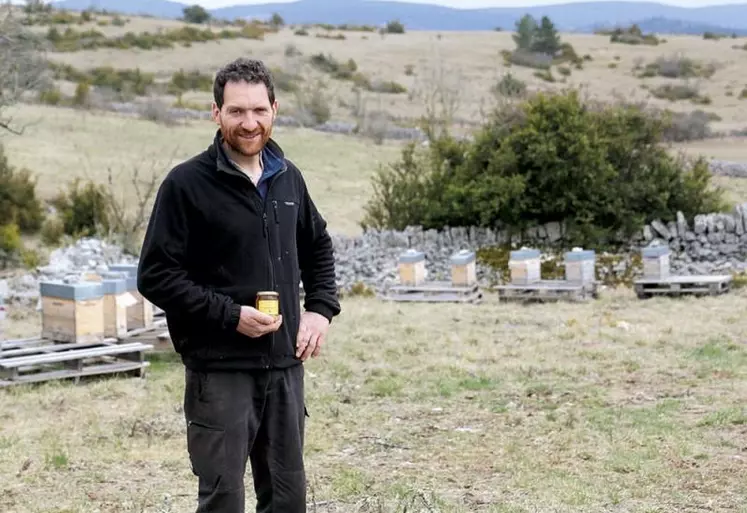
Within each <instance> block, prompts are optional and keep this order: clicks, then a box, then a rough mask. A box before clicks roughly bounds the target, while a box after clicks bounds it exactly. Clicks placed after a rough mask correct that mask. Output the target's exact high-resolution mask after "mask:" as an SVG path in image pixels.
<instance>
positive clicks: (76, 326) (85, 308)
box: [39, 281, 104, 343]
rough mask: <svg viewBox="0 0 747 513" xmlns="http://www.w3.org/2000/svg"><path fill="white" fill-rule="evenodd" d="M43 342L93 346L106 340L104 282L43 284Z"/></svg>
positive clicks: (40, 291)
mask: <svg viewBox="0 0 747 513" xmlns="http://www.w3.org/2000/svg"><path fill="white" fill-rule="evenodd" d="M39 293H40V296H41V310H42V333H41V336H42V338H46V339H49V340H54V341H56V342H74V343H90V342H101V341H102V340H103V339H104V290H103V285H102V284H101V282H88V281H81V282H78V283H63V282H41V283H40V284H39Z"/></svg>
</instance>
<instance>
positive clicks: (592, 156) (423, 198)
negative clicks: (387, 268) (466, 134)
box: [362, 91, 723, 248]
mask: <svg viewBox="0 0 747 513" xmlns="http://www.w3.org/2000/svg"><path fill="white" fill-rule="evenodd" d="M666 129H667V124H666V120H665V118H664V117H661V116H660V117H656V116H653V115H651V114H650V113H648V112H645V111H643V110H642V109H641V108H639V107H637V106H628V105H601V104H599V105H597V104H585V103H583V102H582V101H581V99H580V98H579V95H578V93H577V92H575V91H570V92H564V93H558V94H537V95H535V96H533V97H531V98H529V99H527V100H526V101H524V102H522V103H520V104H518V105H513V106H512V105H509V106H504V107H502V108H499V109H496V110H495V111H494V112H493V113H492V116H491V117H490V120H489V121H488V122H487V123H486V124H485V125H484V126H482V127H481V128H480V129H479V130H478V131H477V133H476V134H475V138H474V140H473V141H471V142H468V141H463V140H456V139H454V138H452V137H451V136H449V135H445V136H442V137H441V138H440V139H436V140H432V141H430V144H429V145H428V146H427V147H424V146H421V145H415V144H411V145H409V146H407V148H406V149H405V150H404V152H403V154H402V159H401V160H400V161H398V162H395V163H394V164H392V165H391V166H390V167H389V168H382V169H380V170H379V171H378V172H377V173H376V174H375V175H374V178H373V190H374V195H373V197H372V198H371V200H370V201H369V203H368V204H367V205H366V207H365V217H364V220H363V223H362V224H363V227H364V228H379V229H381V228H390V229H404V228H405V227H406V226H408V225H421V226H423V227H424V228H426V229H441V228H443V227H444V226H486V227H492V228H496V229H501V230H506V231H508V232H510V233H515V234H521V233H522V232H523V231H524V230H527V229H529V228H531V227H533V226H537V225H544V224H546V223H550V222H559V223H561V224H562V225H563V227H564V233H565V240H564V241H562V242H563V243H565V244H577V245H583V246H587V247H597V248H603V247H615V246H616V245H618V244H620V243H624V242H626V241H627V240H629V238H630V237H631V236H632V235H633V234H634V233H636V232H638V231H639V230H641V229H642V227H643V225H644V224H645V223H647V222H650V221H652V220H653V219H656V218H660V219H674V217H675V214H676V212H677V211H678V210H680V211H682V212H683V213H684V214H685V215H686V216H688V217H690V218H691V217H692V216H694V215H695V214H698V213H703V212H713V211H717V210H720V209H721V208H722V207H723V205H722V203H721V196H720V191H719V190H717V189H712V188H711V186H710V181H709V180H710V176H711V175H710V171H709V169H708V166H707V163H706V162H705V161H704V160H702V159H701V160H697V161H695V162H694V163H693V164H692V165H691V166H688V165H687V164H686V163H685V162H684V161H683V160H681V159H680V158H677V157H674V156H672V155H671V154H670V153H668V151H667V149H666V147H665V146H664V145H663V144H660V143H661V142H662V141H663V138H664V132H665V130H666Z"/></svg>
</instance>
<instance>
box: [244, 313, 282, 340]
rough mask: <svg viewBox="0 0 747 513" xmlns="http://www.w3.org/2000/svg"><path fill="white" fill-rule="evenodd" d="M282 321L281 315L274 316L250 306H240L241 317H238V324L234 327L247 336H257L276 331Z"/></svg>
mask: <svg viewBox="0 0 747 513" xmlns="http://www.w3.org/2000/svg"><path fill="white" fill-rule="evenodd" d="M282 323H283V316H282V315H278V316H277V318H275V317H273V316H272V315H267V314H266V313H262V312H260V311H259V310H257V309H256V308H253V307H251V306H242V307H241V317H239V325H238V326H237V327H236V331H238V332H239V333H241V334H243V335H246V336H247V337H252V338H257V337H261V336H262V335H266V334H268V333H272V332H273V331H277V330H278V328H280V325H281V324H282Z"/></svg>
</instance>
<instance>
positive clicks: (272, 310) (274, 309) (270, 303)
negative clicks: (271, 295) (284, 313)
mask: <svg viewBox="0 0 747 513" xmlns="http://www.w3.org/2000/svg"><path fill="white" fill-rule="evenodd" d="M257 310H259V311H260V312H262V313H266V314H267V315H278V313H279V310H278V301H277V300H275V299H260V300H259V301H257Z"/></svg>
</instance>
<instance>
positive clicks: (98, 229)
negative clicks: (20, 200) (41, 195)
mask: <svg viewBox="0 0 747 513" xmlns="http://www.w3.org/2000/svg"><path fill="white" fill-rule="evenodd" d="M52 204H53V205H54V207H55V208H57V210H58V212H59V215H60V218H61V220H62V226H63V228H64V232H65V234H67V235H71V236H73V237H90V236H94V235H97V234H105V233H106V232H107V231H108V230H109V225H110V220H109V203H108V195H107V191H106V188H105V187H104V186H103V185H97V184H95V183H93V182H91V181H89V182H87V183H86V184H85V185H84V186H83V188H82V189H80V180H79V179H77V178H76V179H74V180H72V181H71V182H70V183H68V191H67V193H64V192H60V193H59V194H58V195H57V196H56V197H55V198H54V200H53V201H52Z"/></svg>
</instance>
